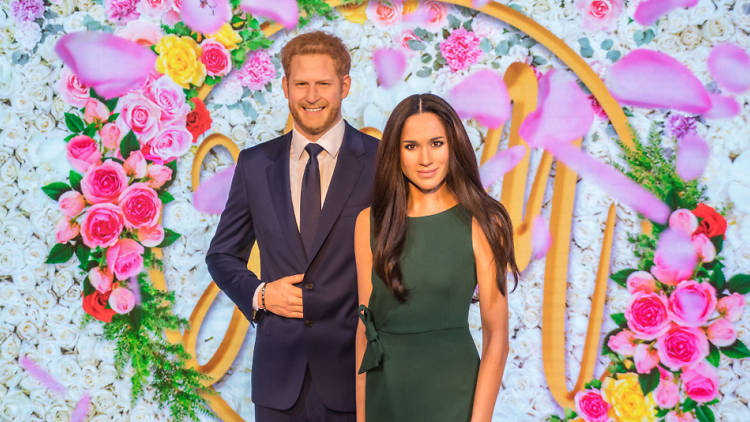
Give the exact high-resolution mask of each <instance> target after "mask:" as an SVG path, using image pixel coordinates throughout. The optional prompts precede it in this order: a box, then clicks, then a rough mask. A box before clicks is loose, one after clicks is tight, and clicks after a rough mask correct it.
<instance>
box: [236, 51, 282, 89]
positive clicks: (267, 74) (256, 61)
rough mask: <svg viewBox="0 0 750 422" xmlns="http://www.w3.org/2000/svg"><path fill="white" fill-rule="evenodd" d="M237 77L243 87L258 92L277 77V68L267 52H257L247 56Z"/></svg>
mask: <svg viewBox="0 0 750 422" xmlns="http://www.w3.org/2000/svg"><path fill="white" fill-rule="evenodd" d="M235 76H236V77H237V79H239V81H240V83H241V84H242V85H243V86H245V87H247V88H248V89H251V90H253V91H258V90H261V89H263V87H264V86H265V85H266V84H267V83H268V82H270V81H271V80H272V79H273V78H275V77H276V67H274V65H273V62H272V61H271V56H269V55H268V53H267V52H266V51H265V50H256V51H253V52H252V53H250V55H248V56H247V60H245V63H244V64H243V65H242V67H241V68H240V69H239V70H238V71H237V73H236V74H235Z"/></svg>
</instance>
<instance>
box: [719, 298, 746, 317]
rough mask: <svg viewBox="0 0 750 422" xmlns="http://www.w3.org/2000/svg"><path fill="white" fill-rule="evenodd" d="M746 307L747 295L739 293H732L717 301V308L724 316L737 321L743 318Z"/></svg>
mask: <svg viewBox="0 0 750 422" xmlns="http://www.w3.org/2000/svg"><path fill="white" fill-rule="evenodd" d="M744 307H745V296H743V295H741V294H739V293H732V294H731V295H729V296H724V297H722V298H721V299H719V301H718V302H717V303H716V310H717V311H719V313H720V314H721V315H723V316H724V318H726V319H728V320H730V321H732V322H737V321H739V320H740V318H742V310H743V308H744Z"/></svg>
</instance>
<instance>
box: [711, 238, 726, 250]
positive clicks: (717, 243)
mask: <svg viewBox="0 0 750 422" xmlns="http://www.w3.org/2000/svg"><path fill="white" fill-rule="evenodd" d="M711 243H713V244H714V248H716V253H717V254H718V253H719V252H721V250H722V249H723V248H724V235H723V234H720V235H718V236H714V237H712V238H711Z"/></svg>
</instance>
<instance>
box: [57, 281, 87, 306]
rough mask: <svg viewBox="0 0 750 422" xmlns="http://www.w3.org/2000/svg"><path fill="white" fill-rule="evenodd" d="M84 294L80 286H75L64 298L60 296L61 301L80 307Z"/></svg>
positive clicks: (66, 292)
mask: <svg viewBox="0 0 750 422" xmlns="http://www.w3.org/2000/svg"><path fill="white" fill-rule="evenodd" d="M82 293H83V292H82V291H81V286H80V285H79V284H73V285H72V286H70V288H69V289H68V290H66V291H65V293H64V294H63V295H62V296H60V300H61V301H63V302H66V303H68V304H76V305H78V306H80V304H81V297H82Z"/></svg>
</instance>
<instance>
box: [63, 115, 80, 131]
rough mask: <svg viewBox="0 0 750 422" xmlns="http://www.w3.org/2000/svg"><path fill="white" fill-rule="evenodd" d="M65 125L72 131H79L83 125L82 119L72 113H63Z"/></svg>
mask: <svg viewBox="0 0 750 422" xmlns="http://www.w3.org/2000/svg"><path fill="white" fill-rule="evenodd" d="M65 126H67V127H68V130H69V131H71V132H73V133H81V131H82V130H83V128H84V127H85V125H84V124H83V120H81V118H80V117H78V115H76V114H73V113H65Z"/></svg>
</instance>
